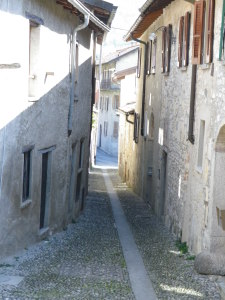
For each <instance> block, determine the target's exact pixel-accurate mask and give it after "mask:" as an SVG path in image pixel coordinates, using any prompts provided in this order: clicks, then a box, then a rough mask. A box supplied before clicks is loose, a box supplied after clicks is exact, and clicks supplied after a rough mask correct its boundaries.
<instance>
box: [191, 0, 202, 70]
mask: <svg viewBox="0 0 225 300" xmlns="http://www.w3.org/2000/svg"><path fill="white" fill-rule="evenodd" d="M204 10H205V1H203V0H201V1H197V2H195V8H194V25H193V45H192V64H193V65H197V64H201V63H202V45H203V21H204Z"/></svg>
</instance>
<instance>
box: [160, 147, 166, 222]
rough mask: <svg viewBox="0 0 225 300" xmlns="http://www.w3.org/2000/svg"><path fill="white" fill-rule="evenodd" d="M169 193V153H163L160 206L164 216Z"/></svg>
mask: <svg viewBox="0 0 225 300" xmlns="http://www.w3.org/2000/svg"><path fill="white" fill-rule="evenodd" d="M166 194H167V153H166V152H165V151H163V153H162V164H161V195H160V207H159V215H160V216H162V217H163V216H164V210H165V203H166Z"/></svg>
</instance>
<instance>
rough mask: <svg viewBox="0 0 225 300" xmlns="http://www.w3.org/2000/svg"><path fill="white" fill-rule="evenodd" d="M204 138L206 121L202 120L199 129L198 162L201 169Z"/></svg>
mask: <svg viewBox="0 0 225 300" xmlns="http://www.w3.org/2000/svg"><path fill="white" fill-rule="evenodd" d="M204 138H205V121H204V120H201V121H200V129H199V143H198V162H197V167H198V168H199V169H202V163H203V151H204Z"/></svg>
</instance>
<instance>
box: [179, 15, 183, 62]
mask: <svg viewBox="0 0 225 300" xmlns="http://www.w3.org/2000/svg"><path fill="white" fill-rule="evenodd" d="M183 31H184V17H181V18H180V25H179V41H178V67H179V68H180V67H182V53H183Z"/></svg>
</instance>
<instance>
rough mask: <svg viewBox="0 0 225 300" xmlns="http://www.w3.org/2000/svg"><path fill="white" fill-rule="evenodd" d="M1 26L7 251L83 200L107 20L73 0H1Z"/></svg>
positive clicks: (71, 214) (69, 216)
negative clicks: (98, 53)
mask: <svg viewBox="0 0 225 300" xmlns="http://www.w3.org/2000/svg"><path fill="white" fill-rule="evenodd" d="M57 2H58V3H57ZM78 16H79V17H78ZM81 24H82V25H81ZM0 25H1V26H0V38H1V49H0V83H1V84H0V85H1V89H0V98H1V101H0V203H1V210H0V225H1V226H0V228H1V229H0V249H1V253H0V256H5V255H10V254H12V253H15V251H17V250H18V249H22V248H24V247H27V246H28V245H30V244H32V243H34V242H37V241H39V240H40V239H43V238H44V237H46V235H48V234H52V233H54V232H56V231H59V230H62V229H63V228H65V226H66V225H67V224H68V223H69V222H71V221H72V220H74V219H75V218H76V217H77V216H78V214H79V212H80V210H82V208H83V206H84V201H85V197H86V195H87V189H88V177H87V175H88V157H89V139H90V126H91V109H92V102H93V97H92V94H93V88H94V86H93V74H94V72H93V70H94V59H93V57H94V56H93V54H94V53H95V47H96V41H97V40H98V41H100V40H101V38H102V37H103V35H104V33H105V32H107V31H108V30H109V27H108V26H107V25H105V24H104V23H103V22H101V21H100V20H99V19H98V18H97V17H96V16H95V15H94V14H93V13H92V12H91V11H90V10H88V9H87V8H86V7H85V6H84V5H83V4H82V3H81V2H80V1H76V0H73V1H72V0H71V1H66V0H63V1H54V0H48V1H43V0H35V1H29V0H19V1H4V0H3V1H1V2H0Z"/></svg>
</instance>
